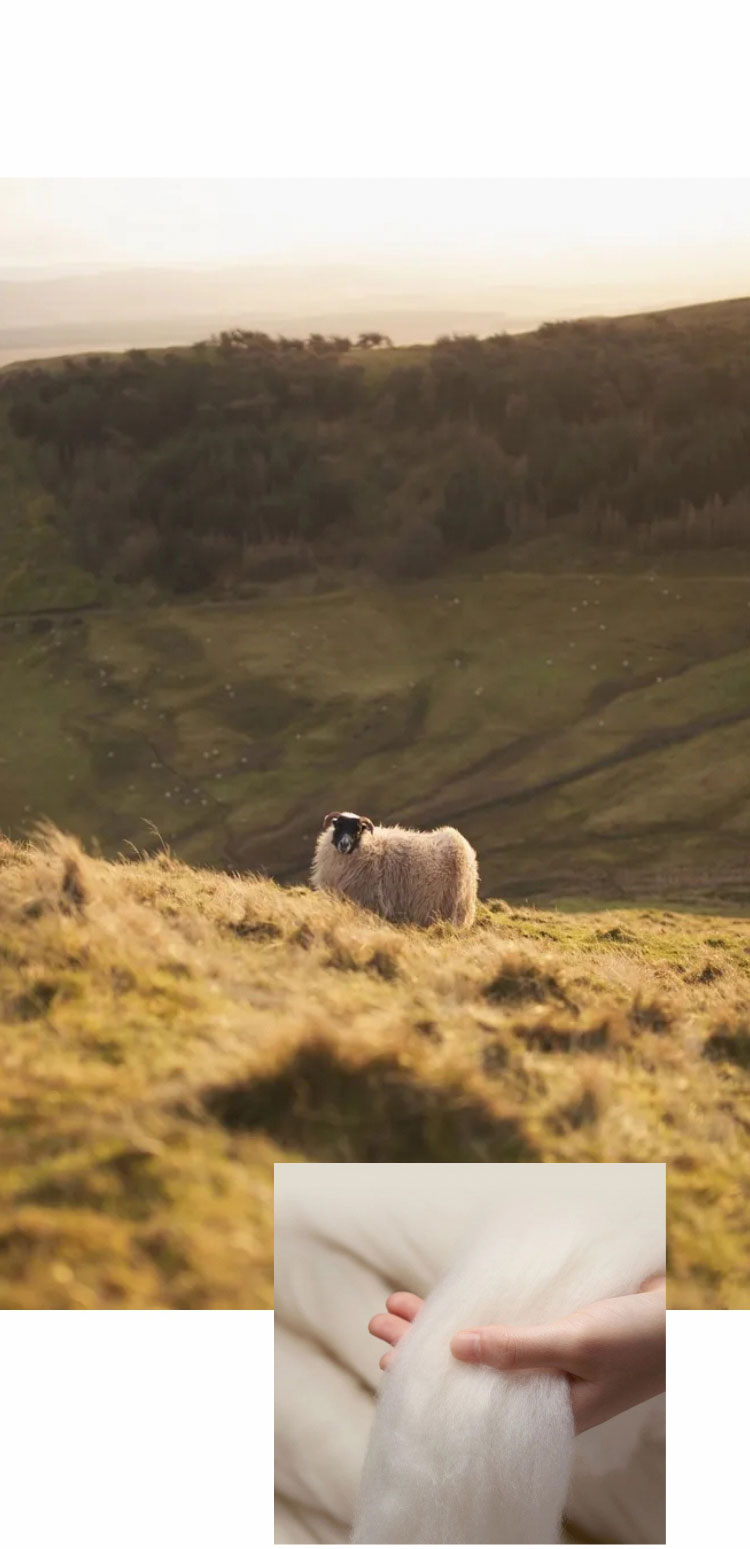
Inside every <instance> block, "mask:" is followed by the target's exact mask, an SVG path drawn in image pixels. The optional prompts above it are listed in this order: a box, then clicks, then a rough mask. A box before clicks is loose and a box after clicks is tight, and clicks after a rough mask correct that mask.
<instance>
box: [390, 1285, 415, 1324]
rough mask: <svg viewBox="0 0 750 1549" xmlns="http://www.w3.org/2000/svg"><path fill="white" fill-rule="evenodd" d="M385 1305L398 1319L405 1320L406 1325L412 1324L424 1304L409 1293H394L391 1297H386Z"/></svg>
mask: <svg viewBox="0 0 750 1549" xmlns="http://www.w3.org/2000/svg"><path fill="white" fill-rule="evenodd" d="M385 1305H386V1307H387V1308H388V1311H389V1312H395V1314H396V1316H397V1317H398V1318H406V1321H407V1323H413V1322H414V1319H415V1318H416V1316H417V1313H418V1312H419V1310H420V1308H421V1307H423V1306H424V1302H423V1300H422V1297H421V1296H414V1294H413V1292H411V1291H394V1293H393V1295H392V1296H387V1297H386V1300H385Z"/></svg>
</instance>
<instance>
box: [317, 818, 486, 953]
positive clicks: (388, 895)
mask: <svg viewBox="0 0 750 1549" xmlns="http://www.w3.org/2000/svg"><path fill="white" fill-rule="evenodd" d="M478 880H479V878H478V872H477V858H476V855H475V853H474V851H473V849H472V847H471V845H470V844H469V843H468V840H466V839H464V837H463V834H459V832H458V830H457V829H455V828H436V829H432V830H431V831H430V832H428V833H425V832H422V831H420V830H419V829H414V828H401V827H399V826H395V827H393V828H381V827H379V826H376V825H375V824H374V823H373V821H372V819H371V818H366V817H360V816H359V815H358V813H356V812H329V813H328V814H327V815H326V817H325V819H324V822H323V828H322V830H321V833H320V834H319V836H318V840H317V843H316V845H315V854H314V856H313V864H312V872H311V882H312V885H313V887H315V888H325V889H327V890H328V891H331V892H335V893H343V894H344V895H345V897H347V898H351V899H352V900H353V901H354V902H355V903H357V904H361V905H362V907H363V908H365V909H372V910H374V912H375V913H376V914H382V915H384V916H385V918H386V919H387V920H393V921H394V922H396V923H398V924H401V925H406V924H411V925H432V924H434V922H435V921H436V920H448V921H450V922H451V923H452V924H454V925H472V924H473V923H474V917H475V914H476V906H477V885H478Z"/></svg>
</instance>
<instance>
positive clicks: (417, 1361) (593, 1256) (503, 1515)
mask: <svg viewBox="0 0 750 1549" xmlns="http://www.w3.org/2000/svg"><path fill="white" fill-rule="evenodd" d="M543 1171H544V1172H545V1173H546V1172H547V1169H546V1168H545V1169H543ZM550 1171H551V1172H553V1173H554V1172H555V1171H557V1170H556V1169H551V1170H550ZM575 1171H576V1173H578V1174H579V1177H580V1175H581V1173H582V1171H583V1170H582V1169H575ZM600 1171H601V1172H602V1175H603V1176H602V1182H603V1183H604V1182H605V1177H604V1169H599V1168H592V1169H590V1172H591V1173H598V1172H600ZM647 1171H648V1173H650V1171H651V1169H648V1170H647ZM627 1172H628V1173H629V1174H630V1175H631V1176H628V1177H623V1174H622V1171H621V1170H620V1169H618V1170H617V1173H618V1176H617V1177H616V1178H612V1177H611V1178H610V1180H606V1182H607V1183H608V1184H610V1183H611V1182H614V1183H615V1185H616V1187H614V1188H613V1187H611V1186H607V1187H604V1188H602V1189H601V1190H599V1191H598V1194H597V1190H596V1187H595V1186H594V1187H593V1188H591V1187H586V1190H585V1195H581V1193H580V1192H579V1191H578V1190H577V1189H576V1190H575V1191H574V1193H575V1198H573V1199H568V1201H567V1204H566V1202H565V1201H564V1200H562V1199H561V1198H559V1197H556V1195H555V1193H554V1191H553V1192H552V1193H551V1194H550V1196H549V1198H548V1200H547V1202H546V1204H545V1203H544V1202H543V1201H540V1200H539V1199H537V1202H536V1206H535V1208H534V1210H533V1212H532V1213H531V1214H530V1213H529V1211H528V1208H527V1207H526V1206H525V1204H524V1202H523V1201H519V1200H517V1201H516V1202H515V1204H513V1203H512V1202H508V1203H506V1205H505V1207H504V1208H503V1210H502V1211H501V1212H500V1213H499V1214H498V1215H497V1217H496V1218H495V1219H494V1220H493V1222H492V1223H491V1225H489V1226H488V1227H486V1228H485V1229H484V1230H483V1231H482V1233H481V1234H480V1235H479V1237H478V1238H476V1240H475V1241H474V1242H473V1244H471V1245H470V1246H469V1247H468V1248H467V1249H465V1251H464V1252H463V1253H460V1254H459V1255H458V1256H457V1258H456V1260H455V1262H454V1265H453V1268H452V1269H451V1270H449V1272H448V1274H447V1275H446V1276H445V1278H444V1279H443V1280H442V1281H441V1282H440V1283H439V1285H438V1286H437V1288H436V1289H435V1291H434V1292H433V1293H432V1294H431V1295H430V1296H429V1297H428V1299H427V1301H426V1303H425V1306H424V1308H423V1310H422V1311H421V1312H420V1314H419V1316H418V1318H417V1319H416V1321H415V1323H414V1325H413V1327H412V1329H411V1331H410V1332H409V1334H408V1335H407V1336H406V1338H405V1339H404V1340H403V1341H402V1343H401V1345H400V1346H399V1347H398V1351H397V1356H396V1360H395V1362H394V1364H393V1367H392V1369H391V1370H390V1371H389V1372H388V1374H387V1375H386V1377H385V1378H384V1381H383V1387H382V1391H381V1395H380V1398H379V1401H378V1407H377V1412H376V1418H375V1422H374V1426H373V1431H372V1435H371V1440H370V1445H369V1449H368V1452H367V1457H366V1460H365V1466H364V1470H363V1475H362V1482H361V1487H360V1496H359V1504H358V1509H357V1514H356V1519H355V1525H354V1533H353V1539H352V1541H353V1542H354V1543H360V1544H367V1543H383V1544H412V1543H419V1544H431V1543H464V1544H479V1543H495V1544H497V1543H504V1544H509V1543H536V1544H547V1543H557V1542H559V1538H560V1531H561V1519H562V1514H563V1510H564V1507H565V1504H566V1500H567V1499H568V1497H569V1491H570V1486H571V1479H572V1473H573V1455H574V1434H573V1421H572V1415H571V1409H570V1401H569V1398H568V1391H567V1384H566V1380H565V1378H564V1377H562V1376H560V1375H557V1374H553V1373H547V1372H534V1371H529V1372H516V1373H500V1372H497V1371H494V1370H490V1369H489V1368H483V1367H475V1366H468V1365H465V1364H462V1363H461V1362H458V1361H456V1360H455V1359H454V1358H453V1357H452V1355H451V1353H450V1348H449V1345H450V1338H451V1335H452V1334H453V1333H455V1332H456V1330H457V1329H459V1328H462V1327H463V1328H466V1327H477V1326H481V1325H484V1324H488V1323H498V1322H507V1323H517V1324H528V1323H536V1322H545V1321H547V1320H550V1319H555V1318H559V1317H563V1316H565V1315H567V1314H568V1313H570V1312H573V1311H574V1310H575V1309H576V1308H578V1307H581V1306H583V1305H585V1304H586V1303H588V1302H590V1301H595V1300H597V1299H599V1298H601V1297H605V1296H617V1295H623V1294H626V1293H628V1292H632V1291H635V1290H637V1288H638V1286H639V1285H640V1283H641V1282H642V1281H643V1280H644V1279H645V1278H646V1277H647V1276H648V1275H650V1274H652V1273H656V1272H659V1271H661V1270H662V1269H663V1266H664V1200H663V1192H662V1191H661V1190H659V1189H658V1188H657V1189H655V1188H654V1187H653V1185H652V1182H651V1180H650V1179H647V1177H646V1173H645V1171H644V1173H641V1169H640V1168H638V1167H633V1168H631V1169H628V1170H627ZM639 1174H641V1177H639V1176H638V1175H639ZM583 1181H584V1180H582V1182H583ZM585 1183H586V1185H588V1184H589V1180H588V1179H586V1180H585ZM595 1183H596V1180H594V1185H595ZM643 1185H646V1187H644V1186H643ZM650 1402H651V1403H654V1402H655V1403H657V1404H658V1403H660V1401H659V1400H656V1401H650ZM644 1407H645V1406H639V1408H640V1409H642V1408H644ZM631 1413H633V1414H636V1411H632V1412H631ZM620 1419H622V1420H623V1421H627V1416H622V1417H618V1420H620ZM617 1424H618V1421H614V1422H613V1421H610V1422H608V1424H607V1425H606V1426H601V1427H599V1428H598V1430H599V1432H600V1433H601V1437H596V1433H587V1434H586V1435H584V1436H583V1437H580V1438H579V1439H578V1441H577V1442H576V1443H575V1447H576V1448H578V1447H580V1446H581V1445H582V1444H585V1443H586V1441H587V1436H588V1435H594V1436H595V1438H596V1439H595V1443H594V1445H597V1444H598V1443H599V1442H602V1441H603V1444H604V1445H605V1449H606V1444H607V1438H606V1436H605V1435H604V1433H605V1432H607V1431H609V1432H610V1435H611V1434H613V1433H612V1428H613V1427H615V1426H617ZM620 1429H621V1431H622V1429H623V1428H622V1427H621V1428H620ZM625 1429H627V1426H626V1427H625Z"/></svg>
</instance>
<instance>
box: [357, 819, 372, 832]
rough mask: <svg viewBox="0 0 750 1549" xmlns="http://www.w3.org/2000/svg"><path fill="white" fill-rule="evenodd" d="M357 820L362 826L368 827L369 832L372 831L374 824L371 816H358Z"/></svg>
mask: <svg viewBox="0 0 750 1549" xmlns="http://www.w3.org/2000/svg"><path fill="white" fill-rule="evenodd" d="M359 821H360V823H361V824H362V827H363V828H369V830H370V833H372V832H373V829H374V827H375V824H374V823H373V821H372V818H360V820H359Z"/></svg>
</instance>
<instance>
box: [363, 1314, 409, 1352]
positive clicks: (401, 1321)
mask: <svg viewBox="0 0 750 1549" xmlns="http://www.w3.org/2000/svg"><path fill="white" fill-rule="evenodd" d="M367 1327H368V1329H369V1330H370V1333H371V1334H374V1335H375V1338H376V1339H384V1340H385V1342H386V1344H387V1345H397V1344H398V1342H399V1340H400V1339H402V1338H403V1336H404V1334H405V1333H406V1331H407V1329H408V1327H409V1324H408V1323H407V1321H406V1318H395V1317H394V1316H393V1315H392V1313H389V1312H376V1314H375V1317H374V1318H371V1319H370V1321H369V1323H368V1325H367Z"/></svg>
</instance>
